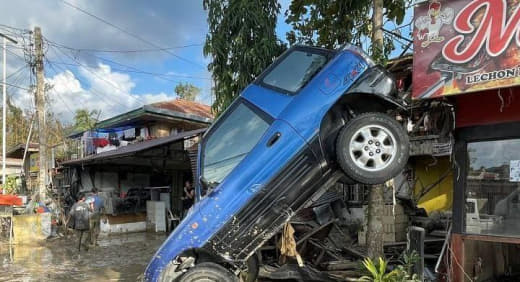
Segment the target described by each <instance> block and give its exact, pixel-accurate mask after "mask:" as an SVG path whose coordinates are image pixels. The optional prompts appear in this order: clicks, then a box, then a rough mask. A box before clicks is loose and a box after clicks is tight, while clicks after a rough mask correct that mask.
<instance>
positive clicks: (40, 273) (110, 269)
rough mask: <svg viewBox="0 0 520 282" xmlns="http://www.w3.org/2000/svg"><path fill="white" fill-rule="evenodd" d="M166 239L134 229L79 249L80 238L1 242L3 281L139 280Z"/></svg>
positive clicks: (102, 238) (72, 236) (71, 236)
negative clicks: (29, 244) (16, 243)
mask: <svg viewBox="0 0 520 282" xmlns="http://www.w3.org/2000/svg"><path fill="white" fill-rule="evenodd" d="M165 239H166V236H165V235H157V234H149V233H133V234H125V235H116V236H115V235H111V236H106V237H100V238H99V241H98V244H99V246H95V247H91V248H90V249H89V250H88V251H85V250H83V248H82V250H81V252H78V238H77V237H76V236H74V235H69V236H68V238H58V239H54V240H47V241H46V242H45V243H43V244H40V245H34V246H28V245H15V246H13V247H12V249H10V248H9V246H8V245H5V244H2V245H0V281H136V280H137V279H138V277H139V276H140V275H141V274H142V273H143V272H144V269H145V267H146V264H147V263H148V261H149V260H150V258H151V257H152V256H153V254H154V253H155V251H156V250H157V249H158V248H159V246H160V245H161V244H162V242H163V241H164V240H165Z"/></svg>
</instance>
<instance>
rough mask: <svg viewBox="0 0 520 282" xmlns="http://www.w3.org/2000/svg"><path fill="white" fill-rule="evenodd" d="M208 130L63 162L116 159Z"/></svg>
mask: <svg viewBox="0 0 520 282" xmlns="http://www.w3.org/2000/svg"><path fill="white" fill-rule="evenodd" d="M205 131H206V128H202V129H197V130H192V131H186V132H181V133H179V134H175V135H171V136H168V137H163V138H158V139H153V140H149V141H143V142H140V143H134V144H130V145H127V146H121V147H119V148H118V149H116V150H112V151H107V152H103V153H99V154H94V155H90V156H87V157H84V158H81V159H75V160H70V161H65V162H63V163H61V164H62V165H63V166H75V165H80V164H88V163H95V162H97V161H101V160H107V159H115V158H122V157H126V156H130V155H133V154H135V153H137V152H141V151H144V150H148V149H153V148H157V147H160V146H164V145H169V144H171V143H174V142H177V141H180V140H184V139H189V138H192V137H195V136H197V135H200V134H202V133H204V132H205Z"/></svg>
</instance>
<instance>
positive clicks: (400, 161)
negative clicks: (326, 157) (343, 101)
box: [336, 113, 410, 184]
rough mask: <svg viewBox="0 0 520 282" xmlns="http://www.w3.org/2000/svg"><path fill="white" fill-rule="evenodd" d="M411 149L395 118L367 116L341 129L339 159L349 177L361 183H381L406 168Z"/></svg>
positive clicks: (379, 115) (358, 118) (356, 118)
mask: <svg viewBox="0 0 520 282" xmlns="http://www.w3.org/2000/svg"><path fill="white" fill-rule="evenodd" d="M409 147H410V143H409V140H408V135H407V134H406V131H405V130H404V128H403V126H401V125H400V124H399V123H398V122H397V121H396V120H395V119H393V118H392V117H390V116H388V115H386V114H383V113H365V114H361V115H359V116H357V117H355V118H353V119H352V120H350V121H349V122H348V123H347V124H346V125H345V126H344V127H343V128H342V129H341V131H340V133H339V136H338V139H337V143H336V157H337V161H338V163H339V165H340V166H341V168H342V169H343V172H344V173H345V174H346V175H347V176H348V177H350V178H352V179H353V180H355V181H357V182H359V183H362V184H381V183H384V182H386V181H388V180H390V179H392V178H393V177H395V176H396V175H397V174H398V173H399V172H400V171H401V170H402V169H403V168H404V167H405V165H406V162H407V161H408V154H409Z"/></svg>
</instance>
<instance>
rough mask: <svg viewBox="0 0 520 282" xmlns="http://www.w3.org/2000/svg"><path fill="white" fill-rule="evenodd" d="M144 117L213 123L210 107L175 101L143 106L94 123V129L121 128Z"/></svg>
mask: <svg viewBox="0 0 520 282" xmlns="http://www.w3.org/2000/svg"><path fill="white" fill-rule="evenodd" d="M145 117H151V118H152V119H164V118H165V119H174V120H179V121H189V122H195V123H198V124H205V125H207V124H210V123H211V122H212V121H213V115H212V114H211V107H210V106H208V105H204V104H200V103H197V102H193V101H187V100H183V99H175V100H171V101H166V102H158V103H153V104H149V105H144V106H142V107H140V108H137V109H135V110H132V111H129V112H126V113H123V114H120V115H117V116H113V117H111V118H108V119H105V120H102V121H100V122H98V123H96V128H110V127H114V126H123V125H125V124H134V123H135V122H136V121H139V120H140V119H143V118H145Z"/></svg>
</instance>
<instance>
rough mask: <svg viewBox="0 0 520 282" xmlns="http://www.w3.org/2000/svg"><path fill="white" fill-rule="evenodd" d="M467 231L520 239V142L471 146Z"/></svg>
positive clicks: (510, 141)
mask: <svg viewBox="0 0 520 282" xmlns="http://www.w3.org/2000/svg"><path fill="white" fill-rule="evenodd" d="M467 154H468V162H469V165H468V174H467V176H466V198H465V201H466V209H465V215H466V216H465V230H466V232H467V233H473V234H485V235H497V236H515V237H520V139H508V140H498V141H485V142H472V143H468V149H467Z"/></svg>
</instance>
